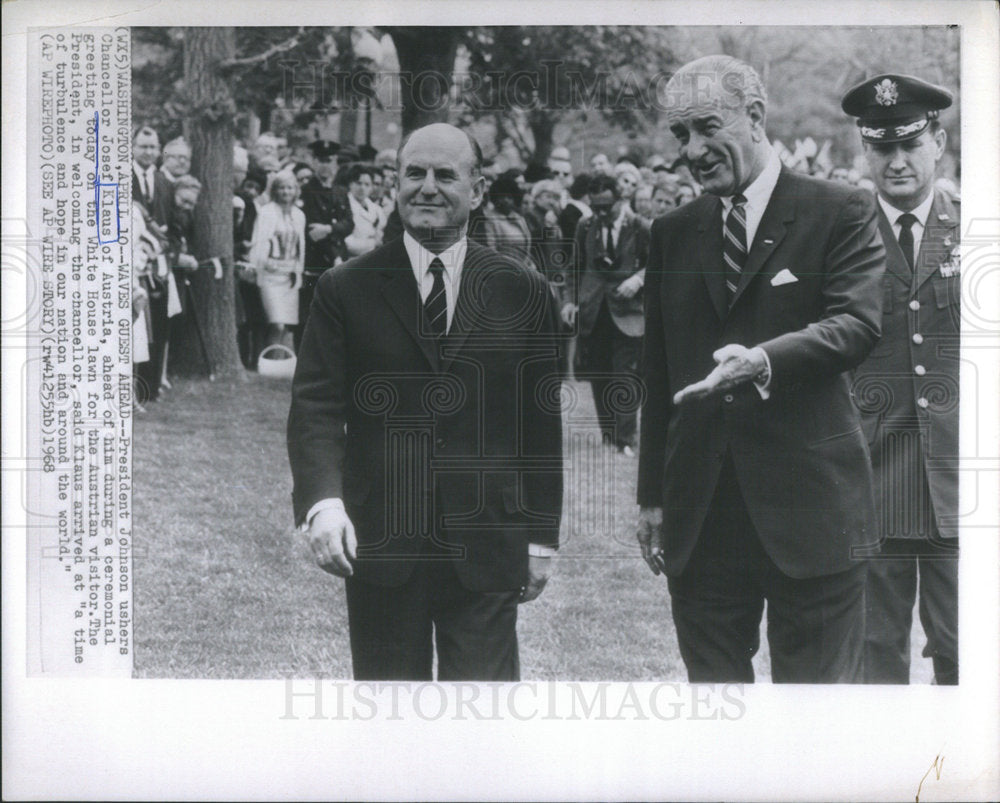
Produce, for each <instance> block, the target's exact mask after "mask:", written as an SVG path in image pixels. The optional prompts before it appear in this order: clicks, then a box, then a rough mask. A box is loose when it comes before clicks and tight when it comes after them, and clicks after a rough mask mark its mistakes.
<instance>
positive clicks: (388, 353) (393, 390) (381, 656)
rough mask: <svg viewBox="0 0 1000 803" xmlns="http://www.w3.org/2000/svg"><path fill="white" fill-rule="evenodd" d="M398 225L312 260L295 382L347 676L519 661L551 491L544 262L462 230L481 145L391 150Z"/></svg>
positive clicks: (487, 675)
mask: <svg viewBox="0 0 1000 803" xmlns="http://www.w3.org/2000/svg"><path fill="white" fill-rule="evenodd" d="M398 159H399V176H400V185H399V197H398V208H399V214H400V218H401V220H402V224H403V228H404V231H405V234H404V235H403V236H402V237H401V238H398V239H396V240H394V241H392V242H389V243H386V244H385V245H383V246H382V247H380V248H377V249H376V250H374V251H372V252H370V253H369V254H366V255H364V256H361V257H358V258H356V259H353V260H350V261H349V262H347V263H345V264H343V265H340V266H338V267H336V268H333V269H332V270H329V271H327V272H326V273H324V274H323V276H322V277H321V278H320V280H319V282H318V284H317V287H316V293H315V296H314V298H313V302H312V310H311V312H310V315H309V321H308V323H307V325H306V329H305V333H304V335H303V339H302V347H301V350H300V353H299V362H298V367H297V370H296V374H295V379H294V382H293V386H292V405H291V412H290V414H289V419H288V450H289V458H290V462H291V467H292V474H293V478H294V492H293V497H294V499H293V502H294V508H295V519H296V522H297V523H298V524H301V525H305V526H306V527H307V528H308V530H307V532H308V540H309V543H310V546H311V548H312V550H313V553H314V555H315V558H316V561H317V563H318V564H319V565H320V566H321V567H322V568H324V569H325V570H326V571H328V572H330V573H332V574H335V575H338V576H341V577H346V578H347V581H346V591H347V612H348V619H349V624H350V637H351V653H352V659H353V666H354V676H355V678H357V679H376V680H389V679H409V680H429V679H431V677H432V660H433V652H434V645H435V644H436V647H437V656H438V678H439V679H440V680H477V681H486V680H516V679H518V678H519V672H520V670H519V661H518V652H517V635H516V621H517V608H518V604H519V603H522V602H527V601H529V600H531V599H534V598H535V597H537V596H538V594H540V593H541V591H542V588H543V587H544V586H545V583H546V581H547V579H548V576H549V572H550V564H551V562H552V557H553V555H554V552H555V549H556V547H557V545H558V534H559V522H560V516H561V509H562V433H561V416H560V409H559V399H558V396H559V393H558V389H559V365H558V348H557V344H556V336H555V335H556V313H555V310H554V305H553V304H552V302H551V300H550V299H551V295H550V293H549V291H548V287H547V285H546V282H545V279H544V277H543V276H542V275H541V274H539V273H537V272H534V271H530V270H528V269H526V268H524V267H523V266H522V265H520V264H519V263H517V262H515V261H513V260H510V259H508V258H505V257H502V256H500V255H499V254H497V253H496V252H494V251H492V250H490V249H487V248H483V247H480V246H477V245H475V244H474V243H471V242H469V241H468V239H467V238H466V227H467V222H468V216H469V211H470V209H471V208H472V207H473V206H474V205H476V204H478V203H479V202H480V201H481V200H482V196H483V192H484V180H483V178H482V175H481V166H482V155H481V152H480V150H479V146H478V145H477V144H476V143H475V141H474V140H473V139H472V138H471V137H470V136H468V135H467V134H466V133H465V132H463V131H461V130H459V129H457V128H454V127H452V126H449V125H445V124H434V125H430V126H426V127H424V128H421V129H418V130H417V131H415V132H413V134H412V135H411V136H410V137H409V138H408V139H407V140H406V141H405V142H404V143H403V145H402V147H401V148H400V150H399V157H398Z"/></svg>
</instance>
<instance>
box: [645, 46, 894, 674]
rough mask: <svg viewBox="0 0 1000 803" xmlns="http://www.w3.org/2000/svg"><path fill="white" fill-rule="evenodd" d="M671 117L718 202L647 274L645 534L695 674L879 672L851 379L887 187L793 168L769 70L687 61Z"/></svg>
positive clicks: (876, 262)
mask: <svg viewBox="0 0 1000 803" xmlns="http://www.w3.org/2000/svg"><path fill="white" fill-rule="evenodd" d="M666 93H667V94H666V97H667V98H668V101H669V106H668V111H667V113H668V122H669V123H670V127H671V131H672V132H673V133H674V135H675V136H676V137H677V138H678V139H679V140H680V143H681V149H682V155H683V156H684V157H686V159H687V161H688V162H689V164H690V165H691V168H692V170H693V172H694V174H695V175H696V177H697V179H698V181H699V182H700V183H701V184H702V185H703V186H704V188H705V195H703V196H701V197H699V198H698V199H696V200H695V201H692V202H691V203H689V204H686V205H685V206H683V207H681V208H679V209H676V210H674V211H672V212H670V213H669V214H667V215H665V216H664V217H661V218H659V219H658V220H657V221H656V222H655V223H654V224H653V227H652V235H651V243H650V255H649V262H648V268H647V270H646V289H645V293H646V335H645V342H644V353H643V376H644V378H645V381H646V388H647V396H646V401H645V403H644V406H643V411H642V436H641V441H640V453H639V488H638V502H639V504H640V506H641V509H640V520H639V531H638V538H639V543H640V548H641V551H642V554H643V557H644V558H645V559H646V561H647V562H648V564H649V566H650V568H651V569H652V570H653V572H654V573H656V574H660V573H665V574H666V575H667V579H668V586H669V591H670V595H671V609H672V614H673V619H674V623H675V625H676V627H677V637H678V642H679V645H680V650H681V655H682V657H683V659H684V663H685V665H686V666H687V671H688V677H689V679H690V680H691V681H692V682H703V681H707V682H724V681H738V682H752V681H753V677H754V673H753V666H752V662H751V659H752V658H753V656H754V654H755V653H756V652H757V650H758V647H759V644H760V636H759V629H760V622H761V617H762V613H763V609H764V603H765V601H766V603H767V613H768V630H767V633H768V642H769V645H770V650H771V676H772V679H773V680H774V681H775V682H791V683H835V682H860V680H861V652H862V650H861V647H862V637H863V613H864V609H863V597H862V594H863V589H864V581H865V570H866V568H867V566H866V562H865V561H863V560H860V559H857V558H856V557H855V556H854V555H853V550H854V548H855V547H859V546H861V545H864V544H866V543H868V542H870V541H871V540H872V535H873V531H874V498H873V495H872V472H871V465H870V463H869V454H868V448H867V444H866V442H865V438H864V435H863V434H862V431H861V427H860V422H859V417H858V413H857V411H856V410H855V409H854V406H853V404H852V402H851V396H850V386H851V383H850V376H849V371H850V370H851V369H853V368H855V367H856V366H857V365H858V364H859V363H860V362H861V361H862V360H864V358H865V357H866V356H867V355H868V353H869V351H870V350H871V349H872V346H873V345H874V344H875V342H876V341H877V340H878V337H879V326H880V324H879V320H880V314H881V309H880V304H879V290H880V288H881V282H882V274H883V271H884V268H885V250H884V249H883V247H882V243H881V238H880V237H879V233H878V224H877V218H876V210H875V199H874V198H873V197H872V196H871V194H870V193H866V192H864V191H860V190H853V189H852V188H850V187H845V186H844V185H840V184H834V183H832V182H826V181H820V180H817V179H813V178H809V177H806V176H801V175H798V174H794V173H791V172H789V171H787V170H785V169H783V168H782V167H781V163H780V160H779V159H778V156H777V153H776V152H775V151H774V149H773V148H772V147H771V145H770V143H769V142H768V139H767V135H766V133H765V119H766V111H767V97H766V92H765V90H764V87H763V85H762V83H761V81H760V78H759V76H758V75H757V73H756V72H755V71H754V70H753V68H751V67H750V66H749V65H747V64H744V63H743V62H740V61H738V60H736V59H733V58H731V57H729V56H708V57H706V58H703V59H698V60H697V61H694V62H691V63H689V64H687V65H685V66H684V67H682V68H681V69H680V70H679V71H678V72H677V73H676V74H675V75H674V76H673V77H672V79H671V80H670V82H669V84H668V86H667V88H666Z"/></svg>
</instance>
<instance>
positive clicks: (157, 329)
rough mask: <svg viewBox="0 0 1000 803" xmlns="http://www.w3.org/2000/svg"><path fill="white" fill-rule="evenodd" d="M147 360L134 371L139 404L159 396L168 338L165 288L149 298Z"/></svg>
mask: <svg viewBox="0 0 1000 803" xmlns="http://www.w3.org/2000/svg"><path fill="white" fill-rule="evenodd" d="M149 320H150V332H149V339H150V343H149V360H148V361H146V362H144V363H140V364H139V365H138V366H137V368H136V371H135V374H136V378H137V380H138V382H137V388H136V400H137V401H139V402H140V403H142V402H147V401H156V400H157V398H159V395H160V375H161V374H162V372H163V360H164V357H165V356H166V349H167V342H168V341H169V338H170V318H169V317H168V316H167V288H166V285H163V286H162V288H161V292H160V293H159V294H157V295H152V294H151V295H150V298H149Z"/></svg>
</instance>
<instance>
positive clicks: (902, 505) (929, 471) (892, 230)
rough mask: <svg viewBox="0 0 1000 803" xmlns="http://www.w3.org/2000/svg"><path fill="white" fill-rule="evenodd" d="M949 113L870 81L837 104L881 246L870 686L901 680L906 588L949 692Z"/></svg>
mask: <svg viewBox="0 0 1000 803" xmlns="http://www.w3.org/2000/svg"><path fill="white" fill-rule="evenodd" d="M951 102H952V97H951V94H950V93H949V92H948V91H947V90H945V89H942V88H941V87H938V86H934V85H932V84H928V83H927V82H925V81H922V80H920V79H919V78H914V77H912V76H908V75H878V76H875V77H874V78H869V79H868V80H867V81H863V82H862V83H860V84H858V85H857V86H856V87H854V88H853V89H851V90H850V91H849V92H848V93H847V94H846V95H845V96H844V99H843V101H842V104H841V105H842V106H843V109H844V111H845V112H847V113H848V114H850V115H853V116H855V117H857V118H858V127H859V128H860V131H861V140H862V143H863V146H864V152H865V157H866V159H867V160H868V166H869V168H870V170H871V174H872V178H873V179H874V181H875V185H876V187H877V188H878V205H879V216H878V217H879V228H880V229H881V232H882V239H883V240H884V241H885V247H886V274H885V280H884V284H883V293H882V299H883V306H882V339H881V341H879V344H878V345H877V346H876V347H875V349H874V350H873V351H872V353H871V354H870V355H869V356H868V359H867V360H865V362H864V363H862V364H861V366H860V367H859V368H858V370H857V372H856V373H855V386H854V395H855V401H856V402H857V404H858V407H859V408H860V410H861V413H862V418H861V423H862V425H863V426H864V430H865V434H866V435H867V436H868V443H869V445H870V447H871V453H872V466H873V468H874V472H875V498H876V502H877V503H878V507H879V510H878V513H879V530H878V535H879V540H880V541H881V554H879V555H877V556H876V557H875V558H874V559H873V560H872V561H871V566H870V567H869V570H868V584H867V586H866V589H865V602H866V616H865V680H866V681H867V682H869V683H909V681H910V627H911V625H912V622H913V606H914V602H915V601H916V600H917V582H918V578H919V584H920V597H919V599H920V606H919V610H920V621H921V624H922V625H923V628H924V632H925V633H926V634H927V646H926V648H925V649H924V656H925V657H929V658H931V659H932V660H933V663H934V680H935V682H936V683H939V684H943V685H953V684H957V683H958V387H959V384H958V383H959V370H958V368H959V339H960V338H959V332H960V323H959V318H960V314H961V307H960V303H961V278H960V272H959V263H958V255H957V249H958V241H959V208H958V202H957V200H955V199H953V198H951V197H949V196H948V195H946V194H945V193H943V192H941V191H935V189H934V173H935V169H936V167H937V163H938V161H939V160H940V158H941V156H942V155H943V154H944V147H945V141H946V135H945V131H944V129H943V128H941V126H940V123H939V122H938V114H939V112H940V110H942V109H945V108H947V107H949V106H950V105H951Z"/></svg>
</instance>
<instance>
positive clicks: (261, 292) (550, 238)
mask: <svg viewBox="0 0 1000 803" xmlns="http://www.w3.org/2000/svg"><path fill="white" fill-rule="evenodd" d="M789 156H790V154H789ZM133 157H134V162H133V175H132V198H133V212H134V213H133V227H134V230H135V231H136V232H137V236H136V237H135V238H134V239H133V241H134V243H135V246H134V253H135V282H134V285H135V286H134V305H133V306H134V309H133V318H134V327H133V328H134V332H135V334H134V362H135V373H136V377H137V380H138V381H137V394H136V395H137V404H138V405H140V406H141V404H142V403H144V402H148V401H154V400H155V399H156V398H157V397H158V396H159V394H160V393H162V392H164V391H167V390H169V389H170V380H169V373H168V367H169V363H168V357H169V349H170V341H171V339H172V337H176V336H177V331H176V330H177V328H178V326H179V323H178V321H181V320H183V316H184V315H185V313H186V312H187V310H186V306H187V305H189V304H190V303H191V294H190V293H189V292H187V287H188V281H189V273H188V272H189V271H191V270H194V269H196V268H197V267H198V262H197V260H196V259H195V258H194V257H193V256H192V255H191V254H190V252H189V247H188V244H189V242H190V241H191V226H192V212H193V210H194V209H195V207H196V205H197V202H198V197H199V193H200V191H201V184H200V183H199V181H198V180H197V179H196V178H194V177H193V176H191V175H190V170H191V149H190V147H189V145H188V144H187V143H186V142H185V141H184V139H183V138H177V139H174V140H171V141H170V142H167V143H166V144H165V145H163V147H162V149H161V145H160V138H159V136H158V134H157V132H156V131H155V130H153V129H152V128H149V127H145V126H144V127H140V128H139V129H138V130H137V131H136V133H135V135H134V139H133ZM786 164H788V166H789V167H790V168H791V169H796V170H802V171H805V172H809V173H812V174H814V175H817V176H820V177H823V178H829V179H831V180H833V181H843V182H846V183H850V184H853V185H856V186H862V187H868V188H869V189H871V190H873V191H874V185H873V183H872V182H871V180H870V179H868V178H866V177H864V176H862V175H861V174H860V173H859V172H858V171H857V170H855V169H853V168H851V167H846V166H831V165H827V164H825V163H821V162H820V161H819V160H807V159H798V160H790V159H786ZM588 166H589V171H588V172H580V171H577V170H575V169H574V166H573V162H572V159H571V157H570V153H569V151H568V149H566V148H565V147H556V148H555V149H553V150H552V152H551V154H550V156H549V158H548V159H547V161H546V162H545V163H543V164H538V163H535V164H529V165H528V166H527V167H526V168H524V169H520V168H507V169H504V167H503V165H500V164H497V163H493V162H489V161H488V162H487V163H486V164H485V166H484V177H485V179H486V182H487V192H486V196H485V200H484V202H483V204H482V205H481V206H480V208H478V209H475V210H473V213H472V215H471V217H470V220H469V237H470V239H472V240H474V241H476V242H479V243H481V244H483V245H486V246H489V247H491V248H494V249H496V250H498V251H500V252H502V253H505V254H508V255H510V256H513V257H514V258H516V259H518V260H520V261H522V262H523V263H524V264H526V265H528V266H530V267H531V268H533V269H536V270H539V271H541V272H542V273H543V274H544V275H545V276H546V277H547V278H548V279H549V281H550V284H551V285H552V287H553V293H554V295H555V296H556V298H557V300H558V299H559V298H560V287H561V286H562V285H564V284H565V282H566V281H567V277H568V276H570V274H571V271H572V270H573V267H574V265H573V262H574V260H575V259H576V258H577V256H576V255H575V254H574V246H573V243H574V237H575V235H576V231H577V227H578V226H580V225H581V223H582V222H583V221H586V220H588V219H589V218H590V217H591V216H592V215H593V210H592V209H591V207H590V196H591V193H592V191H593V189H594V187H595V186H596V185H595V182H596V183H597V184H606V182H607V181H608V180H610V181H612V182H613V185H614V187H615V195H616V200H615V209H614V210H613V216H614V219H615V220H617V221H618V223H617V224H616V225H617V226H620V225H622V224H623V223H626V222H629V221H631V220H633V219H634V220H635V221H636V222H637V223H638V224H639V225H642V226H643V227H645V228H646V229H647V230H648V228H649V226H650V225H651V224H652V221H653V220H654V219H655V218H657V217H659V216H662V215H664V214H666V213H667V212H669V211H670V210H671V209H674V208H675V207H678V206H682V205H683V204H686V203H688V202H690V201H692V200H694V199H695V198H697V197H698V195H699V194H700V191H701V189H700V187H699V186H698V183H697V182H696V181H695V180H694V178H693V177H692V175H691V173H690V171H689V170H688V169H687V167H686V166H685V165H684V164H683V162H682V161H681V160H677V161H675V162H673V163H670V162H668V161H667V159H665V158H664V157H663V156H661V155H659V154H654V155H652V156H651V157H649V158H647V159H640V158H638V157H636V156H634V155H630V154H625V155H620V156H618V157H617V159H616V160H615V161H612V160H611V159H610V158H609V157H608V155H607V154H605V153H597V154H595V155H594V156H593V157H592V158H591V159H590V160H589V165H588ZM396 186H397V175H396V152H395V151H394V150H383V151H376V150H375V149H374V148H371V147H370V146H365V145H362V146H354V145H343V146H342V145H340V144H338V143H336V142H333V141H330V140H317V141H315V142H312V143H311V144H310V145H308V146H307V148H305V149H301V151H300V152H297V153H295V154H293V153H292V151H291V149H290V148H289V145H288V141H287V139H286V138H285V137H282V136H278V135H276V134H273V133H264V134H261V135H260V136H259V137H257V139H256V140H255V141H254V142H253V143H252V145H251V146H250V147H249V148H244V147H242V146H241V145H239V144H237V145H236V146H235V148H234V153H233V223H234V226H233V232H234V237H233V239H234V242H233V254H234V264H235V266H236V311H237V327H238V341H239V351H240V356H241V359H242V361H243V363H244V365H245V366H246V367H247V368H248V369H251V370H253V369H255V368H256V366H257V363H258V360H259V358H260V354H261V352H262V350H263V349H265V348H266V347H268V346H271V345H275V344H277V345H280V346H282V347H284V349H285V350H286V351H285V352H284V353H285V354H286V355H287V356H291V355H292V354H294V351H295V350H296V348H297V345H298V341H299V337H300V335H301V332H302V329H303V327H304V324H305V320H306V317H307V315H308V310H309V305H310V304H311V301H312V295H313V289H314V287H315V284H316V282H317V281H318V279H319V276H320V275H321V274H322V273H323V271H325V270H326V269H328V268H330V267H333V266H335V265H337V264H340V263H341V262H343V261H346V260H348V259H350V258H352V257H356V256H360V255H361V254H365V253H367V252H369V251H371V250H373V249H375V248H377V247H379V246H380V245H381V244H382V243H383V242H384V241H386V240H389V239H392V238H394V237H397V236H400V235H401V234H402V229H401V226H400V222H399V216H398V214H396V213H395V204H396ZM279 356H280V355H279ZM573 359H574V357H573V354H572V351H571V353H570V355H569V364H568V366H567V372H568V373H569V374H572V366H573Z"/></svg>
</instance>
